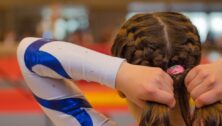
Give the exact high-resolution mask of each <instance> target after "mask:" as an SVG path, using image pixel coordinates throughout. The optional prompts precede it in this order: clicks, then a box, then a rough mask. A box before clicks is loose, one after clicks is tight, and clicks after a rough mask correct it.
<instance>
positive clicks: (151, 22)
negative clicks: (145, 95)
mask: <svg viewBox="0 0 222 126" xmlns="http://www.w3.org/2000/svg"><path fill="white" fill-rule="evenodd" d="M112 54H113V55H114V56H118V57H122V58H125V59H126V60H127V62H129V63H131V64H136V65H144V66H152V67H160V68H162V69H163V70H165V71H166V70H167V69H168V68H169V67H171V66H174V65H181V66H183V67H184V68H185V72H184V73H182V74H178V75H175V76H172V78H173V79H174V93H175V97H176V101H177V103H178V106H179V111H180V114H181V115H182V117H183V120H184V122H185V124H186V125H187V126H191V125H192V119H191V114H190V106H189V94H188V92H187V90H186V87H185V85H184V78H185V76H186V74H187V73H188V71H189V70H190V69H191V68H193V67H194V66H196V65H198V64H199V62H200V58H201V43H200V37H199V34H198V31H197V29H196V27H195V26H194V25H193V24H192V23H191V21H190V20H189V19H188V18H187V17H185V16H184V15H182V14H180V13H175V12H155V13H149V14H137V15H135V16H133V17H131V18H130V19H129V20H127V21H126V22H125V23H124V24H123V25H122V27H121V28H120V30H119V31H118V33H117V35H116V38H115V41H114V44H113V46H112ZM121 94H122V93H121ZM172 123H173V122H170V109H169V108H168V107H167V106H166V105H163V104H160V103H156V102H152V101H147V103H146V107H145V108H144V110H143V113H142V115H141V117H140V123H139V126H170V125H172Z"/></svg>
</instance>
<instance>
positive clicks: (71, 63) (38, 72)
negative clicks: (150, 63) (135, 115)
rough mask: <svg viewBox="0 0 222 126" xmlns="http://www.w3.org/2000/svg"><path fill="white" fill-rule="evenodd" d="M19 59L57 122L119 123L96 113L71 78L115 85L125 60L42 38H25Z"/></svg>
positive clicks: (82, 125) (84, 125)
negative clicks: (118, 72)
mask: <svg viewBox="0 0 222 126" xmlns="http://www.w3.org/2000/svg"><path fill="white" fill-rule="evenodd" d="M17 58H18V61H19V65H20V68H21V71H22V74H23V76H24V79H25V81H26V83H27V85H28V86H29V88H30V89H31V90H32V92H33V95H34V97H35V98H36V100H37V101H38V103H39V105H40V106H41V108H42V109H43V111H44V112H45V113H46V115H47V116H48V117H49V118H50V119H51V120H52V121H53V122H54V124H55V125H57V126H115V125H116V124H115V123H114V122H113V121H111V120H110V119H108V118H107V117H105V116H103V115H102V114H100V113H98V112H96V111H95V110H94V109H93V108H92V107H91V105H90V104H89V103H88V101H87V100H86V99H85V98H84V96H83V94H82V93H81V91H80V90H79V89H78V87H77V86H76V85H74V84H70V83H72V82H68V80H67V79H73V80H79V79H84V80H88V81H95V82H100V83H104V84H106V85H107V86H109V87H115V77H116V74H117V71H118V69H119V67H120V65H121V63H122V62H123V59H119V58H114V57H110V56H106V55H103V54H100V53H97V52H94V51H91V50H89V49H86V48H83V47H80V46H77V45H74V44H70V43H66V42H60V41H51V40H47V39H40V38H26V39H23V40H22V42H21V43H20V44H19V47H18V50H17Z"/></svg>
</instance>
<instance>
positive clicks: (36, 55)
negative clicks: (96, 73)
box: [24, 39, 71, 79]
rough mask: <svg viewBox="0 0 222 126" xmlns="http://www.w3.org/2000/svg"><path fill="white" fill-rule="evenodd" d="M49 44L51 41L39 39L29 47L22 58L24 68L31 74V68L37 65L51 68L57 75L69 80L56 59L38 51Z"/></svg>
mask: <svg viewBox="0 0 222 126" xmlns="http://www.w3.org/2000/svg"><path fill="white" fill-rule="evenodd" d="M49 42H52V40H49V39H39V40H37V41H35V42H33V43H32V44H31V45H29V47H28V48H27V49H26V51H25V56H24V60H25V65H26V67H27V68H28V69H29V70H30V71H31V72H33V71H32V67H33V66H35V65H37V64H41V65H44V66H46V67H49V68H51V69H52V70H54V71H55V72H56V73H58V74H59V75H61V76H63V77H65V78H67V79H71V77H70V76H69V75H68V74H67V73H66V71H65V70H64V68H63V66H62V65H61V63H60V62H59V60H58V59H57V58H56V57H54V56H53V55H51V54H49V53H47V52H44V51H40V50H39V49H40V47H42V46H43V45H44V44H46V43H49Z"/></svg>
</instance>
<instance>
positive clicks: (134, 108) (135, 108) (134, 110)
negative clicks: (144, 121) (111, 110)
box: [126, 98, 143, 123]
mask: <svg viewBox="0 0 222 126" xmlns="http://www.w3.org/2000/svg"><path fill="white" fill-rule="evenodd" d="M126 101H127V104H128V108H129V110H130V112H131V113H132V115H133V117H134V118H135V119H136V121H137V122H138V123H139V122H140V116H141V115H142V112H143V110H142V109H141V108H140V107H138V106H137V105H136V104H134V103H133V102H131V101H130V100H128V99H127V98H126Z"/></svg>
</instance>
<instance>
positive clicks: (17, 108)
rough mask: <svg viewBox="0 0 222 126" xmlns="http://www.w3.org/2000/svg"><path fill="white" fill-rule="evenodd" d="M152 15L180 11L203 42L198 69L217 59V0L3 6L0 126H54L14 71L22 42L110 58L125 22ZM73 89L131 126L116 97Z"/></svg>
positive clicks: (221, 18) (65, 0)
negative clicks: (59, 43)
mask: <svg viewBox="0 0 222 126" xmlns="http://www.w3.org/2000/svg"><path fill="white" fill-rule="evenodd" d="M154 11H178V12H182V13H184V14H185V15H187V16H188V17H189V18H190V19H191V21H192V22H193V23H194V24H195V25H196V27H197V28H198V31H199V33H200V36H201V42H202V45H203V56H202V63H210V62H214V61H216V60H217V59H219V58H220V57H221V54H222V53H221V52H222V1H221V0H165V1H164V0H140V1H133V0H110V1H108V0H60V1H59V0H1V1H0V126H30V125H32V126H53V124H52V123H51V122H50V120H49V119H48V118H47V117H46V116H45V115H44V114H43V112H42V111H41V110H40V108H39V106H38V105H37V103H36V102H35V101H34V99H33V97H32V95H31V93H30V91H29V90H28V88H27V87H26V86H25V84H24V81H23V78H22V76H21V73H20V70H19V68H18V63H17V60H16V46H17V45H18V43H19V41H21V39H22V38H24V37H29V36H33V37H44V38H52V39H56V40H64V41H68V42H71V43H76V44H78V45H81V46H85V47H87V48H90V49H93V50H96V51H99V52H101V53H104V54H108V55H110V48H111V45H112V42H113V37H114V35H115V33H116V30H117V29H118V28H119V27H120V25H121V24H122V23H123V21H125V20H126V19H127V18H129V17H130V16H132V15H134V14H136V13H139V12H154ZM76 83H77V84H78V85H79V87H80V88H81V89H82V91H83V92H84V93H85V95H86V97H87V99H88V100H89V101H90V103H91V104H92V105H93V106H94V107H95V108H96V109H97V110H98V111H100V112H102V113H104V114H105V115H106V116H109V117H110V118H112V119H113V120H115V121H116V122H118V124H119V125H120V126H135V120H134V119H133V118H132V116H131V115H130V113H129V112H128V108H127V105H126V102H125V101H124V100H123V99H121V98H119V97H118V95H117V93H116V91H114V90H111V89H109V88H106V87H103V86H100V85H98V84H96V83H93V82H90V83H89V82H85V81H78V82H76ZM101 94H102V95H101Z"/></svg>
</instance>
